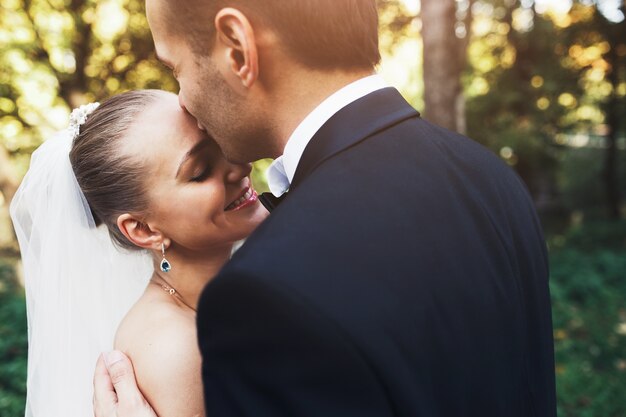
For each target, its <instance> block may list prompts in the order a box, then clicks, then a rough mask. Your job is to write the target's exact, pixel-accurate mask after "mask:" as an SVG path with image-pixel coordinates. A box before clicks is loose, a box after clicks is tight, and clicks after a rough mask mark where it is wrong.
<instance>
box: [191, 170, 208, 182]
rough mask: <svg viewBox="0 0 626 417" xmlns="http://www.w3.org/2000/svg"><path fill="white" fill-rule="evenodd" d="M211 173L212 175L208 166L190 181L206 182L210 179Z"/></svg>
mask: <svg viewBox="0 0 626 417" xmlns="http://www.w3.org/2000/svg"><path fill="white" fill-rule="evenodd" d="M210 173H211V169H210V168H209V167H208V166H207V167H205V168H204V169H203V170H202V172H200V173H199V174H198V175H196V176H194V177H192V178H190V179H189V181H191V182H202V181H204V180H206V179H207V178H208V177H209V174H210Z"/></svg>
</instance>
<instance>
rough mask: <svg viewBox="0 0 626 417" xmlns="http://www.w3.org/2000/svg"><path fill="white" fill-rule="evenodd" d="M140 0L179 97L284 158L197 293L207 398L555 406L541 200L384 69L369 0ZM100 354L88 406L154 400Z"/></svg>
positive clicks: (379, 409)
mask: <svg viewBox="0 0 626 417" xmlns="http://www.w3.org/2000/svg"><path fill="white" fill-rule="evenodd" d="M227 6H228V7H227ZM147 12H148V19H149V23H150V26H151V28H152V32H153V35H154V41H155V45H156V51H157V54H158V56H159V58H160V60H161V61H162V62H163V63H164V64H165V65H167V66H168V67H170V68H171V69H172V71H173V72H174V75H175V76H176V78H177V79H178V82H179V83H180V104H181V106H183V107H184V108H185V109H187V110H188V111H189V112H190V113H191V114H192V115H194V116H195V117H196V118H197V120H198V125H199V126H200V127H201V128H202V129H206V130H207V131H208V132H209V133H210V134H211V135H212V136H213V137H214V138H215V140H216V141H217V142H218V143H219V144H220V146H221V148H222V149H223V151H224V153H225V154H226V156H227V157H228V158H229V159H231V160H233V161H237V162H244V161H254V160H257V159H260V158H266V157H271V158H276V161H275V162H274V164H273V165H272V167H271V168H270V171H269V173H268V176H269V183H270V188H271V191H272V193H273V194H274V196H275V197H277V198H273V199H268V201H266V203H267V204H268V205H269V206H272V207H275V208H274V210H273V212H272V214H271V216H270V217H269V219H268V220H267V221H266V222H265V223H264V224H262V225H261V226H260V227H259V229H258V230H257V231H256V232H255V233H254V234H253V235H252V236H251V237H250V238H249V240H248V241H247V243H246V244H245V245H244V246H243V248H242V249H240V250H239V251H238V252H237V253H236V254H235V256H234V257H233V259H232V260H231V262H230V263H229V264H228V265H227V266H226V267H225V268H224V269H223V271H222V272H221V273H220V274H219V275H218V276H217V277H216V278H215V279H214V280H213V281H212V282H211V283H210V284H209V285H208V286H207V287H206V289H205V291H204V293H203V295H202V298H201V301H200V305H199V310H198V316H197V317H198V338H199V343H200V349H201V352H202V356H203V369H202V376H203V381H204V392H205V401H206V410H207V415H208V416H218V417H225V416H293V417H296V416H298V417H299V416H320V417H333V416H342V417H348V416H354V417H357V416H358V417H366V416H372V417H373V416H376V417H384V416H429V417H436V416H460V415H463V416H481V417H490V416H493V417H502V416H507V417H515V416H519V417H522V416H524V417H526V416H542V417H543V416H555V415H556V411H555V408H556V407H555V386H554V362H553V341H552V326H551V313H550V298H549V292H548V266H547V257H546V248H545V245H544V239H543V235H542V231H541V229H540V226H539V222H538V220H537V216H536V214H535V211H534V209H533V203H532V201H531V199H530V197H529V195H528V193H527V191H526V189H525V188H524V185H523V184H522V182H521V181H520V179H519V178H518V177H517V176H516V175H515V174H514V173H513V172H512V171H511V170H510V169H509V168H508V167H507V166H506V165H505V164H503V163H502V162H501V161H500V160H499V159H498V158H497V157H495V156H494V155H492V154H491V153H490V152H489V151H487V150H485V149H483V148H482V147H481V146H479V145H478V144H476V143H474V142H473V141H471V140H469V139H467V138H465V137H463V136H460V135H458V134H455V133H453V132H450V131H447V130H445V129H442V128H440V127H438V126H435V125H432V124H430V123H428V122H427V121H425V120H424V119H422V118H420V115H419V114H418V113H417V112H416V111H415V110H414V109H413V108H411V106H410V105H408V104H407V103H406V101H405V100H404V99H403V98H402V96H401V95H400V94H399V93H398V92H397V91H396V90H395V89H394V88H390V87H388V86H387V85H386V84H385V82H384V81H383V80H382V79H381V78H380V76H378V75H376V74H375V70H374V68H375V66H376V64H377V63H378V62H379V59H380V56H379V52H378V39H377V30H378V28H377V14H376V2H375V0H266V1H259V0H229V1H226V0H182V1H179V2H174V1H168V0H147ZM278 197H280V198H278ZM102 369H103V368H100V370H101V371H102ZM108 372H109V373H108V374H107V372H104V371H103V372H99V373H98V374H97V375H96V378H95V384H96V398H95V404H96V415H97V416H98V417H106V416H108V415H113V414H106V413H107V412H109V411H108V410H115V409H116V408H117V415H119V416H122V417H129V416H145V415H154V414H150V413H152V411H151V410H150V409H149V406H148V405H147V403H145V401H143V400H142V399H141V397H140V394H139V392H138V390H137V387H136V386H135V384H134V379H133V375H132V368H131V367H130V364H129V362H128V360H127V359H126V358H124V357H123V356H121V355H120V354H119V353H117V352H115V353H113V354H111V355H109V357H108ZM109 375H111V376H112V379H113V381H112V382H113V386H114V387H115V389H116V391H117V393H116V395H114V393H113V390H112V388H113V386H112V385H111V380H110V379H109Z"/></svg>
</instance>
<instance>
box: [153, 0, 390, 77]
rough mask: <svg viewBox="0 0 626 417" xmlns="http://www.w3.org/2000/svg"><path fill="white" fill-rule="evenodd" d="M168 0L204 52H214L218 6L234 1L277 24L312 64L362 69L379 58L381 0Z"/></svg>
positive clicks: (253, 17) (255, 18) (298, 55)
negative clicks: (378, 3) (211, 43)
mask: <svg viewBox="0 0 626 417" xmlns="http://www.w3.org/2000/svg"><path fill="white" fill-rule="evenodd" d="M163 1H165V2H166V4H168V5H170V15H171V16H177V17H178V19H177V20H179V22H178V24H179V30H186V31H187V35H186V37H187V38H188V39H189V41H190V44H191V46H192V48H193V49H194V51H195V52H197V53H199V54H203V55H206V54H207V53H208V52H210V50H209V49H208V48H207V44H208V41H209V40H211V41H212V40H213V37H214V36H215V26H214V18H215V15H216V14H217V12H218V11H219V10H220V9H222V8H224V7H233V8H236V9H238V10H241V11H242V12H243V13H244V14H245V15H246V16H247V17H248V19H250V21H251V22H252V24H253V25H254V24H257V23H258V24H261V25H265V26H266V27H267V28H269V29H270V30H273V31H274V32H275V33H276V34H277V35H278V36H279V37H280V41H281V42H282V44H283V45H284V46H285V50H286V52H287V53H288V54H289V55H291V56H292V57H293V58H294V59H295V60H296V61H298V62H300V63H302V64H304V65H306V66H308V67H310V68H315V69H356V68H359V69H361V68H372V67H374V66H375V65H377V64H378V63H379V62H380V52H379V50H378V11H377V8H376V0H183V1H182V2H177V1H170V0H163ZM181 3H183V4H184V3H187V4H184V5H183V4H181ZM181 6H182V7H181ZM181 9H183V10H184V12H183V13H181V12H182V11H183V10H181ZM183 15H186V16H183ZM180 18H182V19H180ZM207 20H209V21H207ZM183 24H184V26H180V25H183Z"/></svg>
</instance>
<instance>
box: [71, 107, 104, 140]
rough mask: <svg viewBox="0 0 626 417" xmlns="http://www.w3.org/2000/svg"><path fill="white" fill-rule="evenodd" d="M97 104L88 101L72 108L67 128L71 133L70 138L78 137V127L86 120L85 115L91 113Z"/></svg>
mask: <svg viewBox="0 0 626 417" xmlns="http://www.w3.org/2000/svg"><path fill="white" fill-rule="evenodd" d="M99 106H100V103H89V104H83V105H82V106H80V107H79V108H77V109H74V110H72V113H71V114H70V126H69V128H68V130H69V131H70V133H71V134H72V140H73V139H76V138H77V137H78V134H79V133H80V127H81V126H82V125H83V124H84V123H85V122H86V121H87V116H89V115H90V114H91V113H93V112H94V110H96V109H97V108H98V107H99Z"/></svg>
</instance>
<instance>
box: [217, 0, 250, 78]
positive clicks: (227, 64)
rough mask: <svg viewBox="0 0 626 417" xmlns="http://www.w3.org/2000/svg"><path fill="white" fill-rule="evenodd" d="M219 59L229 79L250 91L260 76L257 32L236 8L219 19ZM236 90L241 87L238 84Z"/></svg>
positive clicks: (223, 11)
mask: <svg viewBox="0 0 626 417" xmlns="http://www.w3.org/2000/svg"><path fill="white" fill-rule="evenodd" d="M215 28H216V42H217V45H216V51H219V53H220V54H221V55H222V56H218V57H217V59H218V60H219V61H221V62H220V63H218V65H219V66H220V67H222V68H223V69H225V74H224V75H225V77H226V79H227V80H232V81H234V82H235V83H237V84H239V87H240V88H241V87H243V88H245V89H249V88H250V87H252V85H253V84H254V83H255V82H256V80H257V79H258V77H259V55H258V48H257V43H256V38H255V35H254V30H253V29H252V25H251V24H250V21H249V20H248V18H247V17H246V16H245V15H244V14H243V13H242V12H240V11H239V10H237V9H233V8H232V7H226V8H224V9H221V10H220V11H219V12H218V13H217V15H216V16H215ZM234 87H237V85H235V86H234Z"/></svg>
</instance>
